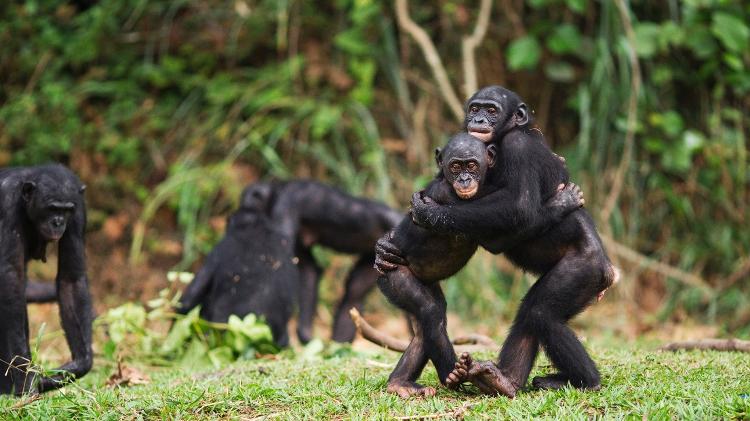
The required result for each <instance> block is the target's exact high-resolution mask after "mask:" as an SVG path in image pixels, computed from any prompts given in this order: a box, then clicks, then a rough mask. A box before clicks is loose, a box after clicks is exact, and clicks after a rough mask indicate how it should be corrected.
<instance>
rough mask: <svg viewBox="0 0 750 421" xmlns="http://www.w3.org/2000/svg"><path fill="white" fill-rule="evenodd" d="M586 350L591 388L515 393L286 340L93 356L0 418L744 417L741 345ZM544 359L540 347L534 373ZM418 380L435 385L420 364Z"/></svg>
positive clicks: (745, 369)
mask: <svg viewBox="0 0 750 421" xmlns="http://www.w3.org/2000/svg"><path fill="white" fill-rule="evenodd" d="M591 351H592V354H593V356H594V358H595V359H596V360H597V362H598V363H599V366H600V368H601V371H602V375H603V381H604V387H603V388H602V390H601V391H598V392H581V391H578V390H575V389H570V388H568V389H564V390H561V391H557V392H541V391H527V392H525V393H521V394H519V396H518V397H517V398H516V399H514V400H508V399H506V398H493V397H484V396H478V395H475V394H473V393H471V390H470V391H469V392H470V394H464V393H460V392H458V393H457V392H451V391H448V390H447V389H445V388H439V391H438V394H437V396H436V397H434V398H414V399H410V400H401V399H399V398H397V397H395V396H393V395H390V394H387V393H385V391H384V390H385V381H386V378H387V376H388V373H389V372H390V370H391V369H392V367H393V365H394V364H395V362H396V360H397V358H398V355H397V354H396V353H392V352H390V351H372V352H369V351H366V352H344V353H343V354H344V356H339V357H331V358H326V359H313V360H309V359H308V360H305V359H303V358H300V357H293V356H292V355H291V352H289V353H288V354H284V355H282V356H281V357H280V358H279V359H278V360H256V361H249V362H238V363H235V364H232V365H230V366H227V367H225V368H223V369H221V370H212V369H210V368H205V367H204V368H185V367H171V368H164V367H159V368H154V367H141V368H142V369H143V371H144V372H146V374H148V375H149V376H150V377H151V380H152V381H151V383H150V384H147V385H140V386H132V387H127V388H114V389H113V388H107V387H104V386H103V385H104V382H105V380H106V378H107V377H108V376H109V374H111V373H112V372H113V370H114V368H113V367H112V366H111V365H107V364H106V363H101V364H99V363H98V364H97V367H96V368H95V370H94V371H93V372H92V373H91V374H89V375H88V376H86V377H85V378H84V379H82V380H81V381H80V382H79V383H78V384H76V385H71V386H68V387H66V388H65V389H63V390H61V391H58V392H55V393H50V394H46V395H44V396H43V397H42V398H40V399H37V400H33V399H29V398H26V399H13V398H0V419H3V420H5V419H39V420H47V419H96V420H110V419H216V418H220V419H256V418H259V419H264V418H267V419H340V418H343V419H393V418H399V417H408V418H414V419H418V418H423V417H429V418H436V419H437V418H454V417H461V416H463V417H465V418H466V419H503V418H514V419H529V418H532V417H544V418H565V419H583V418H605V419H608V418H614V419H622V418H634V419H635V418H638V419H641V418H644V417H647V418H649V419H674V418H681V419H682V418H685V419H719V418H722V419H750V355H748V354H739V353H722V352H680V353H662V352H658V351H653V350H652V349H650V348H644V347H622V348H619V349H613V348H607V349H605V348H599V347H592V348H591ZM480 357H487V358H490V357H492V355H491V354H489V353H488V354H486V355H480ZM546 371H549V367H548V365H547V362H546V360H544V359H542V360H540V361H539V362H538V364H537V366H536V369H535V372H534V374H539V373H543V372H546ZM422 382H423V383H424V384H426V385H433V386H437V384H438V383H437V379H436V377H435V372H434V370H433V369H432V368H431V367H430V368H428V370H426V372H425V374H423V376H422Z"/></svg>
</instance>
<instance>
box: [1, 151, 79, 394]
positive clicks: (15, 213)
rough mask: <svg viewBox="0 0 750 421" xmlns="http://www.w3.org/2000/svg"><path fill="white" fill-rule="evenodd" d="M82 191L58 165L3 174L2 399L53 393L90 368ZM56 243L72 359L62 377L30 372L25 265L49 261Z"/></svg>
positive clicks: (62, 315) (59, 291) (58, 284)
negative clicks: (49, 252) (51, 245)
mask: <svg viewBox="0 0 750 421" xmlns="http://www.w3.org/2000/svg"><path fill="white" fill-rule="evenodd" d="M84 188H85V187H84V186H83V184H81V182H80V180H78V177H76V176H75V175H74V174H73V173H72V172H71V171H70V170H68V169H67V168H65V167H63V166H61V165H45V166H38V167H18V168H8V169H4V170H0V394H8V393H15V394H21V393H35V392H37V391H38V392H44V391H47V390H51V389H55V388H58V387H60V386H62V385H64V384H65V383H66V382H67V381H69V380H70V379H71V378H77V377H81V376H83V375H85V374H86V373H88V371H89V370H90V369H91V365H92V360H93V354H92V350H91V323H92V307H91V297H90V295H89V290H88V277H87V275H86V257H85V250H84V241H85V238H84V237H85V229H86V205H85V203H84V198H83V191H84ZM54 241H57V242H58V270H57V277H56V287H57V288H56V290H57V301H58V302H59V303H60V318H61V321H62V326H63V330H64V331H65V338H66V340H67V342H68V346H69V347H70V351H71V354H72V361H70V362H68V363H66V364H64V365H62V366H61V367H59V368H58V370H61V373H60V374H56V375H54V376H50V377H42V376H39V375H36V374H35V373H33V372H31V371H28V368H29V367H28V364H27V363H28V362H29V360H30V358H31V352H30V350H29V326H28V318H27V313H26V299H25V290H26V284H27V279H26V266H27V264H28V262H29V260H31V259H39V260H42V261H46V249H47V244H48V243H50V242H54ZM9 365H10V368H9Z"/></svg>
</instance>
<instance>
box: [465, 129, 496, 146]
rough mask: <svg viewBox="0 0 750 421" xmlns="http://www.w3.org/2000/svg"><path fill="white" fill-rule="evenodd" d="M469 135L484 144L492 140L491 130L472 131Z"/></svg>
mask: <svg viewBox="0 0 750 421" xmlns="http://www.w3.org/2000/svg"><path fill="white" fill-rule="evenodd" d="M469 134H470V135H472V136H474V137H476V138H477V139H479V140H481V141H482V142H484V143H488V142H489V141H491V140H492V130H491V129H470V130H469Z"/></svg>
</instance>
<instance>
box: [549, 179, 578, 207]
mask: <svg viewBox="0 0 750 421" xmlns="http://www.w3.org/2000/svg"><path fill="white" fill-rule="evenodd" d="M548 204H549V205H550V206H559V207H562V208H564V209H568V210H570V211H574V210H576V209H578V208H580V207H582V206H583V205H585V204H586V201H585V200H584V199H583V192H582V191H581V188H580V187H578V186H577V185H576V184H575V183H568V184H560V185H559V186H557V194H556V195H555V196H553V197H552V198H551V199H550V200H549V203H548Z"/></svg>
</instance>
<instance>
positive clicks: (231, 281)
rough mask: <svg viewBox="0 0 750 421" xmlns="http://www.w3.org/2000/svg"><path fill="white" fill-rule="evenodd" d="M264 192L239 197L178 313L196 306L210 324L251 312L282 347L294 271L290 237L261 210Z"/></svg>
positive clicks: (286, 340)
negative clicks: (278, 229)
mask: <svg viewBox="0 0 750 421" xmlns="http://www.w3.org/2000/svg"><path fill="white" fill-rule="evenodd" d="M268 194H270V192H269V191H268V190H262V189H256V190H255V191H254V192H253V194H250V195H246V196H244V195H243V201H242V203H241V206H240V208H239V209H238V210H237V211H236V212H235V213H234V214H232V215H231V216H230V217H229V220H228V222H227V228H226V233H225V234H224V238H222V239H221V241H219V243H218V244H217V245H216V246H215V247H214V248H213V250H211V253H209V254H208V256H207V257H206V261H205V263H204V264H203V267H202V268H201V269H200V270H199V271H198V273H197V274H196V275H195V278H194V279H193V281H192V282H191V283H190V285H188V287H187V288H186V289H185V292H184V294H183V295H182V297H181V298H180V304H181V306H180V308H179V309H178V312H179V313H181V314H186V313H187V312H188V311H190V310H191V309H192V308H194V307H195V306H197V305H201V306H202V307H201V313H200V314H201V317H203V318H204V319H206V320H209V321H212V322H226V321H227V320H228V319H229V316H230V315H232V314H235V315H237V316H239V317H244V316H245V315H247V314H249V313H254V314H256V315H258V316H263V317H264V318H265V321H266V322H267V323H268V325H269V327H270V328H271V333H272V334H273V339H274V342H276V344H277V345H279V346H286V345H287V344H288V343H289V334H288V332H287V322H288V321H289V318H290V317H291V315H292V311H293V308H294V299H295V296H294V294H293V292H294V291H295V290H296V288H297V287H298V282H299V280H298V277H299V272H298V270H297V267H296V266H295V264H294V262H293V258H294V256H293V255H292V246H293V245H292V243H291V241H290V240H289V239H287V237H285V236H283V235H282V234H281V233H280V232H279V231H277V230H276V228H275V224H274V223H272V222H271V220H270V219H269V218H268V216H267V215H266V214H265V212H264V206H265V204H266V202H267V201H268Z"/></svg>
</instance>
